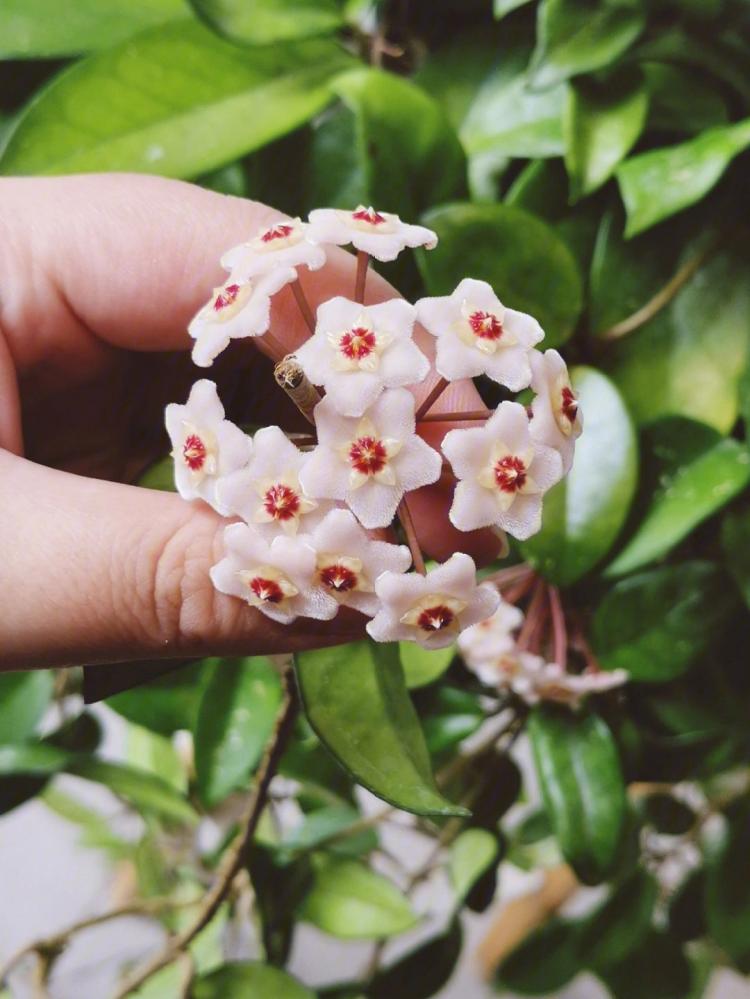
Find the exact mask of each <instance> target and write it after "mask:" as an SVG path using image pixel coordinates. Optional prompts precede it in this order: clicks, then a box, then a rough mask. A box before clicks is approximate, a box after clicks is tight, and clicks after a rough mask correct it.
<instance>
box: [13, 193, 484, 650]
mask: <svg viewBox="0 0 750 999" xmlns="http://www.w3.org/2000/svg"><path fill="white" fill-rule="evenodd" d="M278 218H279V213H278V212H276V211H274V210H273V209H270V208H268V207H266V206H263V205H260V204H257V203H254V202H250V201H243V200H240V199H237V198H230V197H226V196H223V195H218V194H214V193H211V192H208V191H205V190H202V189H200V188H197V187H193V186H191V185H189V184H183V183H180V182H177V181H169V180H163V179H161V178H155V177H146V176H129V175H117V174H108V175H91V176H81V177H66V178H55V179H26V178H22V179H15V178H12V179H7V180H2V181H0V510H2V511H3V521H2V523H3V528H2V531H1V532H0V538H2V555H1V556H0V584H1V585H0V592H1V593H2V600H0V669H6V670H7V669H28V668H38V667H48V666H62V665H68V664H87V663H106V662H117V661H124V660H130V659H137V658H160V657H165V658H169V657H182V656H192V655H196V656H198V655H206V654H213V655H217V654H231V653H238V652H242V653H246V654H247V653H279V652H286V651H297V650H300V649H304V648H310V647H315V646H325V645H331V644H335V643H338V642H343V641H350V640H352V639H353V638H356V637H359V636H360V635H361V634H363V624H364V619H363V618H362V617H360V616H359V615H358V614H355V613H353V612H346V613H340V614H339V615H338V616H337V618H336V619H335V620H333V621H331V622H317V621H309V620H303V619H299V620H298V621H297V622H295V624H294V625H292V626H290V627H282V626H279V625H277V624H275V623H274V622H272V621H270V620H269V619H268V618H266V617H264V616H263V615H261V614H260V612H258V611H256V610H253V609H251V608H249V607H247V606H246V605H245V604H243V603H242V602H240V601H239V600H235V599H233V598H230V597H227V596H224V595H223V594H220V593H217V592H216V591H215V590H214V589H213V587H212V585H211V582H210V580H209V577H208V570H209V568H210V566H211V565H213V564H214V563H215V562H217V561H218V560H219V558H220V557H221V556H222V540H221V539H222V531H223V528H224V527H225V525H226V521H225V520H222V518H220V517H219V516H218V515H217V514H215V513H214V512H213V511H212V510H210V509H209V508H207V507H206V506H204V505H203V504H200V503H195V504H189V503H185V502H184V501H183V500H181V499H180V498H179V497H177V496H176V495H171V494H169V493H163V492H157V491H154V490H149V489H143V488H138V487H135V486H132V485H126V484H124V483H126V482H129V481H133V480H134V479H135V478H136V477H137V476H138V474H139V473H140V471H142V470H143V469H144V468H145V467H147V465H148V463H149V461H150V460H152V459H153V458H155V457H158V456H160V455H163V454H164V453H166V451H167V450H168V441H167V438H166V434H165V432H164V430H163V407H164V405H165V404H166V403H167V402H170V401H179V402H183V401H184V400H185V398H186V397H187V393H188V391H189V386H190V384H191V383H192V382H193V381H195V380H196V379H197V378H199V377H209V378H212V379H214V380H216V381H217V383H218V385H219V391H220V395H221V396H222V398H224V399H225V401H226V400H227V399H233V400H234V404H233V405H229V406H228V416H229V417H230V418H232V419H235V420H237V419H241V420H243V421H245V422H255V423H274V422H278V423H279V424H280V425H281V426H283V427H284V428H285V429H304V421H302V423H301V422H300V419H301V418H300V417H299V415H298V414H297V413H296V410H294V408H293V407H291V406H290V405H289V403H288V401H287V400H286V399H285V397H284V396H283V395H282V393H281V391H280V390H279V389H278V388H277V387H276V386H275V384H274V383H273V379H272V377H271V367H270V365H269V364H268V363H267V362H265V361H264V360H263V358H262V357H261V356H260V354H259V353H258V349H257V348H259V349H260V350H261V351H263V352H264V353H266V354H267V355H268V356H271V357H274V356H275V355H276V353H277V350H275V349H274V347H276V346H278V345H282V346H283V347H284V349H285V350H291V349H293V348H294V346H295V345H297V344H299V343H300V342H302V340H303V339H304V338H305V337H306V335H307V330H306V327H305V326H304V324H303V322H302V320H301V318H300V315H299V312H298V309H297V307H296V304H295V302H294V299H293V296H292V294H291V291H290V290H289V289H284V290H283V291H282V292H281V293H280V294H279V295H278V296H277V297H276V298H275V300H274V305H273V311H272V326H271V333H272V336H273V337H274V338H275V340H276V341H277V344H272V345H270V346H269V345H268V344H266V343H263V342H258V341H251V342H248V341H239V342H238V343H235V344H233V345H232V347H231V348H230V349H229V350H228V351H226V352H225V354H224V355H222V356H221V357H220V358H219V359H218V360H217V362H216V363H215V364H214V366H213V367H212V368H210V369H208V370H204V369H198V368H196V367H194V366H193V365H192V364H191V363H190V357H189V353H187V352H188V351H189V348H190V346H191V343H192V341H191V340H190V338H189V337H188V335H187V332H186V327H187V324H188V322H189V320H190V318H191V317H192V315H193V314H194V313H195V311H196V310H197V309H198V308H199V307H200V306H201V305H202V304H203V302H204V301H205V300H206V298H207V297H208V294H209V293H210V290H211V288H212V287H213V286H214V285H218V284H219V283H220V282H221V281H222V280H223V277H224V272H223V271H222V270H221V268H220V266H219V264H218V260H219V257H220V256H221V253H222V252H223V251H224V250H225V249H227V248H228V247H230V246H232V245H234V244H236V243H239V242H241V241H243V240H244V239H247V238H248V237H249V236H251V235H253V234H254V233H255V232H256V230H257V229H258V228H260V227H261V226H263V225H265V224H268V223H269V222H271V221H275V220H277V219H278ZM301 280H302V284H303V286H304V289H305V292H306V295H307V297H308V300H309V301H310V303H311V305H312V307H313V308H315V307H316V306H317V305H318V304H319V302H320V301H322V300H324V299H326V298H329V297H330V296H332V295H336V294H343V295H348V296H349V295H351V294H352V291H353V284H354V259H353V257H352V256H351V254H349V253H347V252H345V251H343V250H332V251H331V252H330V254H329V262H328V263H327V264H326V266H325V267H324V268H323V269H322V270H321V271H318V272H315V273H313V274H310V273H309V272H307V271H303V273H302V274H301ZM394 294H395V292H394V290H393V289H392V288H391V287H390V286H389V285H388V284H387V283H386V282H385V281H384V280H383V279H381V278H379V277H378V276H377V275H376V274H374V273H371V274H370V277H369V279H368V294H367V301H368V302H373V303H374V302H378V301H382V300H383V299H386V298H389V297H391V296H392V295H394ZM418 340H419V342H420V346H421V347H422V349H424V350H425V351H426V352H428V353H429V354H430V356H431V354H432V345H433V341H432V338H431V337H429V336H426V335H425V334H424V333H421V332H420V334H419V335H418ZM434 381H435V376H434V375H433V376H431V377H430V378H429V379H428V380H427V382H426V383H425V385H424V386H421V387H420V395H422V396H423V395H424V394H425V393H426V392H427V391H428V390H429V388H430V386H431V384H434ZM477 405H478V397H477V395H476V393H475V391H474V389H473V387H472V386H471V385H470V384H456V385H452V386H451V387H450V388H449V389H448V390H447V391H446V392H445V393H444V395H443V396H442V397H441V398H440V400H439V402H438V403H437V407H439V408H441V409H444V410H446V411H447V410H453V411H456V410H459V409H472V408H477ZM428 427H429V438H428V439H430V440H431V441H432V442H433V443H435V444H439V441H440V439H441V438H442V436H443V435H444V434H445V433H446V432H447V431H448V430H449V429H451V427H450V425H448V424H446V425H439V426H435V425H428ZM426 436H427V435H426ZM450 493H451V489H450V487H449V486H447V485H446V484H443V485H441V484H438V485H436V486H434V487H429V488H427V489H423V490H420V491H419V493H413V494H411V497H410V507H411V509H412V511H413V516H414V520H415V522H416V525H417V529H418V533H419V540H420V544H421V546H422V547H423V549H424V551H425V552H426V553H427V554H429V555H431V556H432V557H434V558H438V559H443V558H446V557H447V556H449V555H450V554H451V553H452V552H453V551H455V550H461V551H466V552H469V553H470V554H472V555H475V556H477V557H478V558H481V560H483V561H486V560H487V558H488V556H492V555H493V554H494V553H495V552H496V551H497V549H498V542H497V540H496V538H494V537H493V536H492V535H491V534H488V533H487V532H477V533H476V534H472V535H467V534H459V533H458V532H456V531H454V530H453V529H452V528H451V526H450V524H449V522H448V519H447V510H448V507H449V504H450Z"/></svg>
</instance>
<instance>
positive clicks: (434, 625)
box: [417, 604, 456, 631]
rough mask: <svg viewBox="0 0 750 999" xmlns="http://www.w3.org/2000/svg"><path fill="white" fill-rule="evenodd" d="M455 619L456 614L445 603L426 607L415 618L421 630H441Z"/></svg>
mask: <svg viewBox="0 0 750 999" xmlns="http://www.w3.org/2000/svg"><path fill="white" fill-rule="evenodd" d="M455 620H456V615H455V614H454V613H453V611H452V610H451V609H450V607H446V606H445V604H437V605H436V606H435V607H426V608H425V609H424V610H423V611H422V613H421V614H420V615H419V617H418V619H417V625H418V626H419V627H420V628H421V629H422V631H442V630H443V628H448V627H449V626H450V625H451V624H453V622H454V621H455Z"/></svg>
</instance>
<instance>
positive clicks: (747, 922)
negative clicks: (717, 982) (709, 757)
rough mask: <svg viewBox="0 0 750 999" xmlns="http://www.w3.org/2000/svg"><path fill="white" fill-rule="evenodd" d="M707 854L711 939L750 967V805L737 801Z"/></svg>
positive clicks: (743, 965) (741, 966) (707, 899)
mask: <svg viewBox="0 0 750 999" xmlns="http://www.w3.org/2000/svg"><path fill="white" fill-rule="evenodd" d="M727 817H728V819H729V821H728V824H727V827H726V829H725V830H724V831H723V834H722V836H721V838H720V840H719V841H718V842H717V843H715V844H714V845H713V847H712V848H711V849H710V850H709V853H708V856H707V858H706V895H705V904H706V916H707V921H708V932H709V935H710V938H711V940H712V941H713V942H714V943H715V944H716V945H717V946H718V947H720V948H721V949H722V950H723V951H724V952H725V953H726V954H728V955H729V956H730V958H731V959H732V960H733V961H734V962H737V963H738V964H739V966H740V968H741V970H742V971H743V972H744V973H745V974H747V972H748V971H749V970H750V933H749V930H750V809H749V808H748V805H747V801H743V802H740V803H739V804H738V805H735V806H734V808H733V809H732V810H731V811H730V813H729V815H728V816H727Z"/></svg>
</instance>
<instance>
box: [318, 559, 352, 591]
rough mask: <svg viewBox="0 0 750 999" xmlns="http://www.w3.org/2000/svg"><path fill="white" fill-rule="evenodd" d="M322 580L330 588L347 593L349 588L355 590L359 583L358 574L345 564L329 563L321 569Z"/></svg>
mask: <svg viewBox="0 0 750 999" xmlns="http://www.w3.org/2000/svg"><path fill="white" fill-rule="evenodd" d="M320 581H321V583H322V584H323V586H327V587H328V589H329V590H336V592H337V593H346V591H347V590H353V589H354V587H355V586H356V585H357V574H356V573H355V572H352V570H351V569H347V567H346V566H345V565H335V564H334V565H327V566H326V567H325V568H324V569H321V570H320Z"/></svg>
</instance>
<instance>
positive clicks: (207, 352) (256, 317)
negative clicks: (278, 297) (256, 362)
mask: <svg viewBox="0 0 750 999" xmlns="http://www.w3.org/2000/svg"><path fill="white" fill-rule="evenodd" d="M296 277H297V272H296V271H295V270H294V268H293V267H278V268H277V269H275V270H273V271H271V272H270V273H269V274H263V275H261V276H260V277H259V278H257V279H253V280H251V281H244V282H243V281H239V280H237V279H235V278H234V277H230V278H229V279H228V280H227V282H226V283H225V284H223V285H221V286H220V287H218V288H214V290H213V292H212V294H211V298H210V299H209V300H208V302H206V304H205V305H204V306H203V307H202V308H201V309H200V311H199V312H198V313H197V314H196V315H195V317H194V318H193V320H192V321H191V323H190V326H189V327H188V333H189V334H190V336H191V337H192V338H193V339H194V340H195V344H194V345H193V361H194V362H195V363H196V364H197V365H198V366H199V367H201V368H207V367H209V366H210V365H211V364H212V363H213V361H214V359H215V358H216V357H217V356H218V355H219V354H220V353H221V352H222V350H225V349H226V348H227V347H228V346H229V341H230V340H235V339H241V338H242V337H246V336H261V335H262V334H263V333H265V332H266V330H267V329H268V327H269V324H270V322H271V296H272V295H275V294H276V292H277V291H279V290H280V289H281V288H283V287H284V285H285V284H289V282H290V281H294V280H295V278H296Z"/></svg>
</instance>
